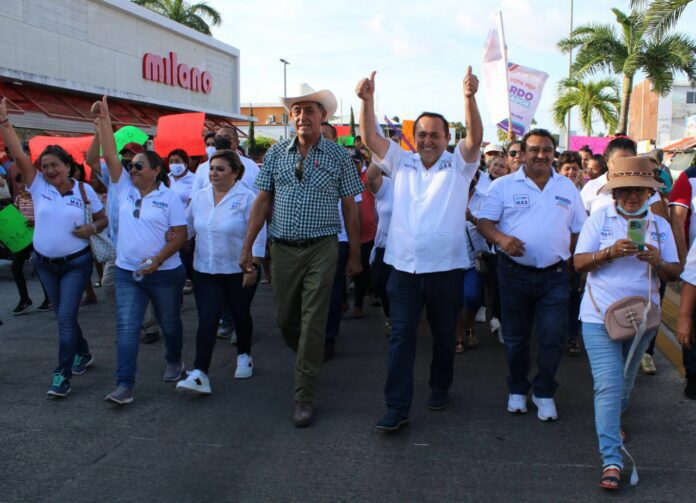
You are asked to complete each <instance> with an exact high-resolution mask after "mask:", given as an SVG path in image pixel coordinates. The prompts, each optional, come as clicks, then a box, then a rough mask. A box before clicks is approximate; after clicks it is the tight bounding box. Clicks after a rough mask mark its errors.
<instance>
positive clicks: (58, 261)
mask: <svg viewBox="0 0 696 503" xmlns="http://www.w3.org/2000/svg"><path fill="white" fill-rule="evenodd" d="M89 252H90V248H89V246H88V247H87V248H83V249H82V250H80V251H79V252H75V253H71V254H70V255H66V256H65V257H55V258H51V257H47V256H45V255H41V254H40V253H39V252H37V251H36V250H34V254H35V255H36V258H38V259H39V260H40V261H41V262H47V263H49V264H65V263H67V262H70V261H71V260H72V259H74V258H77V257H81V256H82V255H84V254H85V253H89Z"/></svg>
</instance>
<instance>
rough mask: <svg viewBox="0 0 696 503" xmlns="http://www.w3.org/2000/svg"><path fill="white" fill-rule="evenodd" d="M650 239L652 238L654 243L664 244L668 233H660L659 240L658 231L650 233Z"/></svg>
mask: <svg viewBox="0 0 696 503" xmlns="http://www.w3.org/2000/svg"><path fill="white" fill-rule="evenodd" d="M650 237H651V238H652V240H653V241H658V242H662V241H664V240H665V239H667V233H666V232H660V233H659V239H658V233H657V232H656V231H650Z"/></svg>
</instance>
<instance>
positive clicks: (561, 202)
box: [556, 196, 570, 209]
mask: <svg viewBox="0 0 696 503" xmlns="http://www.w3.org/2000/svg"><path fill="white" fill-rule="evenodd" d="M556 206H561V207H563V208H565V209H570V199H568V198H567V197H561V196H556Z"/></svg>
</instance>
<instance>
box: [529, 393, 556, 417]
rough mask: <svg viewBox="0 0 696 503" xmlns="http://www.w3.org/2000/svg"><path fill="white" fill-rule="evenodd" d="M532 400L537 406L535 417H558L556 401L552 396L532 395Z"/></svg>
mask: <svg viewBox="0 0 696 503" xmlns="http://www.w3.org/2000/svg"><path fill="white" fill-rule="evenodd" d="M532 402H534V405H536V406H537V409H538V410H537V417H538V418H539V419H540V420H541V421H555V420H556V419H558V412H556V402H554V401H553V398H537V397H536V396H535V395H532Z"/></svg>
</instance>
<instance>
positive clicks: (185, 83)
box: [143, 52, 213, 94]
mask: <svg viewBox="0 0 696 503" xmlns="http://www.w3.org/2000/svg"><path fill="white" fill-rule="evenodd" d="M143 79H145V80H151V81H153V82H160V83H162V84H169V85H170V86H179V87H183V88H184V89H190V90H191V91H195V92H203V93H205V94H208V93H209V92H210V91H211V89H212V88H213V78H212V76H211V75H210V72H202V71H200V70H199V69H198V68H195V67H193V68H189V66H188V65H185V64H184V63H179V62H178V56H177V54H176V53H175V52H170V53H169V57H161V56H157V55H155V54H152V53H149V52H148V53H145V55H144V56H143Z"/></svg>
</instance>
